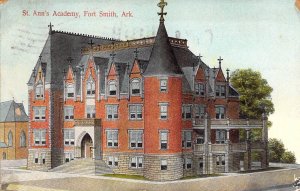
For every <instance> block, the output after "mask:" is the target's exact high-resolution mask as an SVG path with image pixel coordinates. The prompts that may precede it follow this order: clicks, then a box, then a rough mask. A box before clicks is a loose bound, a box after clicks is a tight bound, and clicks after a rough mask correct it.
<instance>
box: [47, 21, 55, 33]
mask: <svg viewBox="0 0 300 191" xmlns="http://www.w3.org/2000/svg"><path fill="white" fill-rule="evenodd" d="M48 27H49V34H52V27H54V25H52V24H51V22H50V24H49V25H48Z"/></svg>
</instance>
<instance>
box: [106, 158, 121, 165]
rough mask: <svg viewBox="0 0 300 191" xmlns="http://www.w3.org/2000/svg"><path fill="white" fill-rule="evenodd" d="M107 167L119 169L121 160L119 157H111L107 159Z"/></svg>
mask: <svg viewBox="0 0 300 191" xmlns="http://www.w3.org/2000/svg"><path fill="white" fill-rule="evenodd" d="M107 165H108V166H110V167H117V166H119V159H118V157H114V156H109V157H107Z"/></svg>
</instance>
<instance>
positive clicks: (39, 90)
mask: <svg viewBox="0 0 300 191" xmlns="http://www.w3.org/2000/svg"><path fill="white" fill-rule="evenodd" d="M35 98H36V99H42V98H44V86H43V84H38V85H36V87H35Z"/></svg>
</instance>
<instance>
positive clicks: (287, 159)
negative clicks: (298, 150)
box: [281, 151, 296, 164]
mask: <svg viewBox="0 0 300 191" xmlns="http://www.w3.org/2000/svg"><path fill="white" fill-rule="evenodd" d="M281 162H283V163H289V164H295V163H296V156H295V154H294V152H291V151H285V152H284V153H283V155H282V157H281Z"/></svg>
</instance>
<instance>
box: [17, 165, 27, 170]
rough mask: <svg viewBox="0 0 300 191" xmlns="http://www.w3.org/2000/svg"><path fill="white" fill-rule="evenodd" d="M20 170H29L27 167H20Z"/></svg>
mask: <svg viewBox="0 0 300 191" xmlns="http://www.w3.org/2000/svg"><path fill="white" fill-rule="evenodd" d="M18 169H21V170H27V166H20V167H18Z"/></svg>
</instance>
